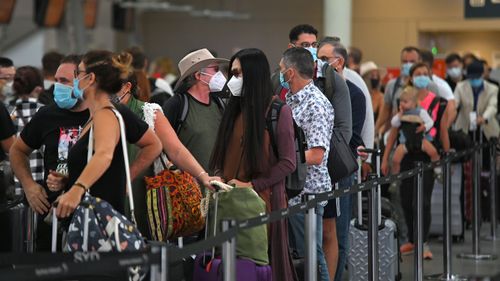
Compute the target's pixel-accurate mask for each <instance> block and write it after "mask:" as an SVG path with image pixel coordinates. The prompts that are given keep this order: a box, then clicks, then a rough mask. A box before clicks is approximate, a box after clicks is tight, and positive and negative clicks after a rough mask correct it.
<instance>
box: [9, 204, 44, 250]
mask: <svg viewBox="0 0 500 281" xmlns="http://www.w3.org/2000/svg"><path fill="white" fill-rule="evenodd" d="M23 201H24V200H23V197H22V196H18V197H17V198H14V199H13V200H8V201H6V202H4V203H1V204H0V225H1V226H2V227H4V230H3V231H0V252H6V253H7V252H10V253H32V252H33V251H34V250H35V239H36V225H37V215H36V213H35V212H33V210H32V209H31V208H30V207H29V206H28V204H27V203H25V202H23Z"/></svg>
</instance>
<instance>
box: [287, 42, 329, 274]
mask: <svg viewBox="0 0 500 281" xmlns="http://www.w3.org/2000/svg"><path fill="white" fill-rule="evenodd" d="M314 72H315V69H314V61H313V60H312V56H311V54H310V53H309V52H308V51H306V50H304V49H303V48H289V49H287V50H286V51H285V52H284V54H283V58H282V59H281V62H280V74H279V75H280V83H281V85H282V86H283V87H284V88H286V89H288V93H287V94H286V103H287V104H288V105H289V106H290V107H291V108H292V116H293V119H294V120H295V123H296V124H297V126H299V127H300V128H301V129H302V130H303V131H304V134H305V138H306V142H307V150H306V151H305V156H306V164H307V165H308V169H307V176H306V181H305V186H304V190H303V191H302V192H301V194H300V195H298V196H295V197H293V198H290V199H289V201H288V203H289V204H290V205H297V204H299V203H300V202H301V195H302V194H306V193H309V194H316V193H322V192H327V191H330V190H331V189H332V183H331V178H330V175H329V173H328V168H327V162H328V155H329V151H330V140H331V137H332V133H333V127H334V122H333V121H334V109H333V107H332V105H331V103H330V101H329V100H328V98H327V97H326V96H325V95H324V94H323V93H321V91H320V90H319V89H318V87H316V86H315V85H314V81H313V76H314ZM325 206H326V202H321V203H320V204H318V205H317V206H316V209H315V214H316V220H317V223H316V243H317V245H316V252H317V259H318V265H319V276H320V280H321V281H330V277H329V272H328V267H327V264H326V260H325V255H324V252H323V213H324V207H325ZM289 222H290V235H291V237H292V238H291V239H290V240H291V241H294V242H295V243H294V245H292V247H293V248H294V251H295V253H294V254H295V256H296V257H297V258H303V257H304V254H305V248H304V244H303V243H304V213H299V214H297V215H294V216H292V217H290V219H289ZM292 244H293V243H292Z"/></svg>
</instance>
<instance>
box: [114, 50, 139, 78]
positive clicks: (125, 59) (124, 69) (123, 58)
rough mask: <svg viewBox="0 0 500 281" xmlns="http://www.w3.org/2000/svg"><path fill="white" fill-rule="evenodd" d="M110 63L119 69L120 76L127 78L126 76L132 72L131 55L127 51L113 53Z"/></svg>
mask: <svg viewBox="0 0 500 281" xmlns="http://www.w3.org/2000/svg"><path fill="white" fill-rule="evenodd" d="M111 61H112V64H113V66H114V67H116V68H117V69H118V70H119V71H120V78H121V79H123V80H127V79H128V77H129V76H130V75H131V74H132V73H133V72H134V69H133V68H132V55H131V54H129V53H127V52H121V53H119V54H114V55H113V57H112V58H111Z"/></svg>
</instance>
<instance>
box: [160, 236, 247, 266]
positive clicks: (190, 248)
mask: <svg viewBox="0 0 500 281" xmlns="http://www.w3.org/2000/svg"><path fill="white" fill-rule="evenodd" d="M237 231H238V229H237V227H234V228H230V229H229V230H227V231H224V232H220V233H218V234H217V235H216V236H214V237H210V238H207V239H205V240H202V241H200V242H196V243H193V244H189V245H186V246H184V247H183V248H177V247H169V248H168V253H167V254H168V262H169V263H175V262H178V261H182V259H184V258H186V257H188V256H190V255H196V254H200V253H203V252H204V251H206V250H209V249H212V248H213V247H215V246H217V245H221V244H222V243H224V242H226V241H228V240H230V239H232V238H233V237H235V236H236V233H237Z"/></svg>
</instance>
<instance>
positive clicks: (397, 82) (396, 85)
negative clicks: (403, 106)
mask: <svg viewBox="0 0 500 281" xmlns="http://www.w3.org/2000/svg"><path fill="white" fill-rule="evenodd" d="M399 83H401V76H398V78H396V82H394V87H392V93H391V96H392V97H391V98H392V99H394V98H396V92H397V91H398V89H399ZM398 100H399V98H398ZM397 104H398V108H399V101H398V102H397Z"/></svg>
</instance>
